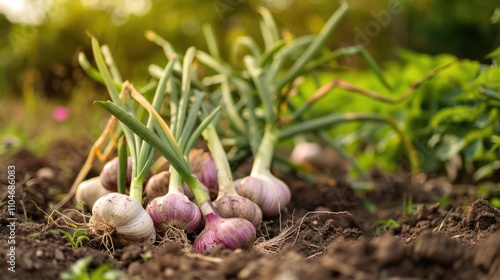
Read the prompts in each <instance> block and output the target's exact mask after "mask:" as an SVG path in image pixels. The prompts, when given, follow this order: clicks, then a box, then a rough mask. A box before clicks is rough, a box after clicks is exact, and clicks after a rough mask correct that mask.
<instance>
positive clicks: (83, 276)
mask: <svg viewBox="0 0 500 280" xmlns="http://www.w3.org/2000/svg"><path fill="white" fill-rule="evenodd" d="M91 262H92V257H90V256H89V257H86V258H83V259H80V260H78V261H77V262H75V263H74V264H73V265H72V266H71V267H70V268H69V269H68V271H67V272H63V273H61V279H63V280H115V279H118V278H119V277H120V276H121V275H123V272H121V271H119V270H114V269H112V266H111V265H110V264H102V265H100V266H99V267H97V268H96V269H95V270H93V271H92V272H91V273H89V272H88V270H89V266H90V264H91Z"/></svg>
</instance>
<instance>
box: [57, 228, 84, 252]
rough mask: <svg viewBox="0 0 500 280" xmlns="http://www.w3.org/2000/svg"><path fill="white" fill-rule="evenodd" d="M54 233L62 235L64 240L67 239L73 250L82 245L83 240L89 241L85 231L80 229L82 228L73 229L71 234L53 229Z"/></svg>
mask: <svg viewBox="0 0 500 280" xmlns="http://www.w3.org/2000/svg"><path fill="white" fill-rule="evenodd" d="M54 231H55V232H59V233H62V234H64V236H66V238H67V239H68V241H69V244H71V246H73V247H74V248H77V247H80V245H82V242H83V241H84V240H90V239H89V237H88V236H87V233H88V230H87V229H82V228H78V229H75V231H74V232H73V234H71V233H69V232H67V231H65V230H63V229H55V230H54Z"/></svg>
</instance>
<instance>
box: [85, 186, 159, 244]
mask: <svg viewBox="0 0 500 280" xmlns="http://www.w3.org/2000/svg"><path fill="white" fill-rule="evenodd" d="M89 227H90V228H91V229H92V232H93V233H94V234H96V235H98V236H101V237H103V239H104V240H106V239H107V240H109V239H111V240H112V246H114V247H115V248H116V246H117V245H118V246H126V245H128V244H131V243H134V244H139V245H142V244H153V243H154V242H155V240H156V232H155V228H154V224H153V220H152V219H151V217H150V216H149V214H148V213H147V212H146V210H144V208H142V205H141V204H140V203H139V202H138V201H137V200H135V199H134V198H132V197H130V196H128V195H125V194H120V193H110V194H107V195H104V196H102V197H101V198H99V199H98V200H97V201H96V202H95V203H94V207H93V208H92V217H91V218H90V221H89ZM106 246H108V245H106Z"/></svg>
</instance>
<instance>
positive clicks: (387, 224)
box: [370, 219, 399, 236]
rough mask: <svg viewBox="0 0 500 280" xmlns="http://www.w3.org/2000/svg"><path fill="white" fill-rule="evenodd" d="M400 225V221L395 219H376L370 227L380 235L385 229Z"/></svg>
mask: <svg viewBox="0 0 500 280" xmlns="http://www.w3.org/2000/svg"><path fill="white" fill-rule="evenodd" d="M398 227H399V223H398V222H397V221H395V220H393V219H388V220H378V221H375V222H374V223H373V224H372V225H371V226H370V228H373V229H374V230H375V235H376V236H380V234H382V233H383V232H384V231H387V230H391V229H395V228H398Z"/></svg>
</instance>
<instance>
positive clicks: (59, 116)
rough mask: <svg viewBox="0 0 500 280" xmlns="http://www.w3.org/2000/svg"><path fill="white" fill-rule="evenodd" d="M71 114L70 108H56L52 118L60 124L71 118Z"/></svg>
mask: <svg viewBox="0 0 500 280" xmlns="http://www.w3.org/2000/svg"><path fill="white" fill-rule="evenodd" d="M69 115H70V112H69V109H68V107H64V106H56V107H55V108H54V110H52V117H53V118H54V120H56V121H58V122H63V121H65V120H67V119H68V118H69Z"/></svg>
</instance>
